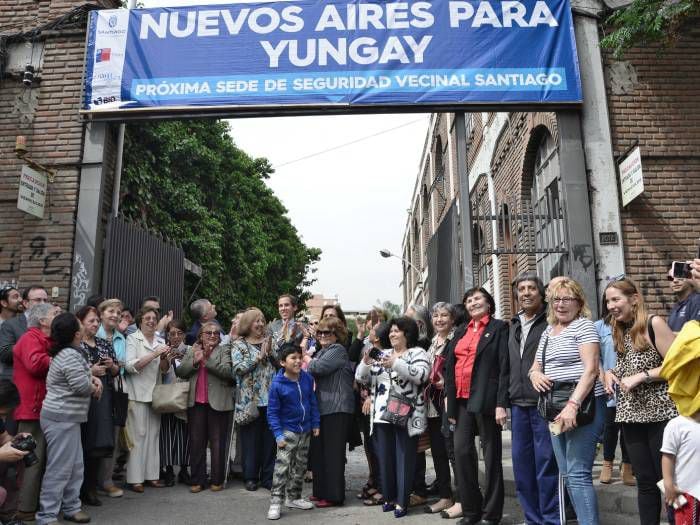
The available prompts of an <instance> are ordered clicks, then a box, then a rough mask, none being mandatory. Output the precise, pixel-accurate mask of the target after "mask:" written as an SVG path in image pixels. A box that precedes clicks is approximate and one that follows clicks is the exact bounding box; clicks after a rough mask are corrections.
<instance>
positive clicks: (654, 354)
mask: <svg viewBox="0 0 700 525" xmlns="http://www.w3.org/2000/svg"><path fill="white" fill-rule="evenodd" d="M605 299H606V304H607V307H608V311H609V312H610V316H611V323H610V324H611V325H612V338H613V342H614V344H615V352H616V354H617V363H616V364H615V367H614V368H612V369H611V370H609V371H607V372H606V383H607V385H606V386H607V389H608V390H609V391H610V392H613V391H615V389H617V391H618V398H617V412H616V414H615V421H616V422H617V423H622V436H623V437H622V439H623V440H624V441H625V445H626V447H627V454H628V455H629V458H630V460H631V462H632V470H633V471H634V475H635V476H636V478H637V505H638V506H639V519H640V523H642V525H655V524H658V523H659V520H660V518H659V515H660V512H661V497H660V494H659V489H658V488H657V487H656V482H657V481H658V480H659V479H661V477H662V473H661V443H662V439H663V434H664V429H665V428H666V424H667V423H668V422H669V420H671V419H673V418H674V417H676V416H677V415H678V411H677V410H676V406H675V405H674V403H673V400H672V399H671V398H670V396H669V395H668V383H666V381H665V380H664V379H662V378H661V377H660V375H659V372H660V370H661V365H662V364H663V361H664V356H665V355H666V352H667V351H668V349H669V347H670V346H671V343H673V339H674V334H673V332H672V331H671V329H670V328H669V327H668V325H667V324H666V321H664V320H663V319H662V318H661V317H659V316H650V315H649V314H648V313H647V309H646V306H645V304H644V297H643V296H642V294H641V292H640V290H639V288H638V287H637V285H636V284H635V283H634V282H633V281H631V280H630V279H626V278H624V279H620V280H618V281H613V282H611V283H610V284H608V286H607V287H606V288H605Z"/></svg>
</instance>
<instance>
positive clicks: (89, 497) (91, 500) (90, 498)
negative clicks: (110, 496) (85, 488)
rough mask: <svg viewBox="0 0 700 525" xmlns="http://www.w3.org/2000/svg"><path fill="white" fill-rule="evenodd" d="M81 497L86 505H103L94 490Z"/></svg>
mask: <svg viewBox="0 0 700 525" xmlns="http://www.w3.org/2000/svg"><path fill="white" fill-rule="evenodd" d="M80 499H81V500H82V501H83V503H85V505H90V506H91V507H101V506H102V502H101V501H100V500H99V498H98V497H97V494H95V493H94V492H86V493H85V494H83V495H82V496H80Z"/></svg>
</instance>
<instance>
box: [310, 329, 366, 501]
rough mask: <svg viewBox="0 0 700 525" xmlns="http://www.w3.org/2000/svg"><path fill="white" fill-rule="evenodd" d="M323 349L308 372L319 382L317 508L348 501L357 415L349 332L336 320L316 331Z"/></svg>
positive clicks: (314, 455)
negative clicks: (350, 440)
mask: <svg viewBox="0 0 700 525" xmlns="http://www.w3.org/2000/svg"><path fill="white" fill-rule="evenodd" d="M316 336H317V337H318V340H319V343H320V344H321V348H320V349H319V350H317V351H316V353H315V355H314V357H313V359H312V358H311V357H310V356H309V355H308V354H307V355H305V356H304V362H305V363H306V365H307V371H308V372H309V373H310V374H311V375H312V376H313V378H314V380H315V381H316V398H317V400H318V410H319V413H320V414H321V432H320V434H319V435H318V436H314V437H312V439H311V452H310V453H311V470H312V472H313V497H314V500H315V504H316V506H317V507H321V508H323V507H333V506H336V505H342V504H343V502H344V501H345V443H346V442H347V436H348V433H349V431H350V425H351V423H352V416H353V414H354V412H355V396H354V393H353V389H352V381H353V373H352V368H351V365H350V360H349V358H348V353H347V350H346V349H345V347H344V346H343V345H342V344H341V343H340V341H344V340H346V339H347V330H346V329H345V326H344V325H343V323H342V322H341V321H340V320H339V319H336V318H328V317H326V318H321V321H320V322H319V324H318V329H317V330H316Z"/></svg>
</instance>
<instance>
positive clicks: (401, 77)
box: [83, 0, 581, 111]
mask: <svg viewBox="0 0 700 525" xmlns="http://www.w3.org/2000/svg"><path fill="white" fill-rule="evenodd" d="M90 16H91V20H90V25H89V35H88V41H89V42H91V43H92V44H91V45H93V47H92V49H93V50H94V52H92V53H88V64H87V73H88V74H86V83H87V84H86V86H85V88H86V89H85V92H86V94H87V93H89V94H90V96H86V99H85V101H84V106H83V110H84V111H99V110H105V109H107V110H110V111H114V110H117V109H118V110H129V109H137V108H156V109H167V108H169V107H172V106H177V108H178V109H182V108H185V107H187V106H195V107H203V106H207V107H214V106H228V107H245V106H249V107H255V106H265V107H270V106H285V105H293V106H300V105H301V106H314V107H316V106H318V107H320V106H328V105H338V104H340V105H346V106H353V105H362V106H368V105H378V106H382V107H387V106H401V105H408V104H411V105H415V104H426V105H431V104H433V105H441V106H455V107H457V106H459V105H463V104H469V103H480V104H500V103H505V104H509V105H513V104H520V103H522V104H530V105H531V104H533V103H545V104H546V103H553V104H562V103H579V102H580V101H581V86H580V75H579V70H578V60H577V56H576V48H575V38H574V34H573V21H572V16H571V8H570V6H569V3H568V0H535V1H528V2H525V1H524V0H523V1H519V0H502V1H496V0H478V1H466V0H444V1H440V2H432V3H431V2H427V1H414V2H407V3H401V2H392V3H386V2H377V1H375V2H368V1H362V0H360V1H359V2H357V1H351V0H345V2H344V1H343V0H336V1H335V2H331V3H329V2H327V1H322V0H302V1H299V2H288V1H285V2H265V3H247V4H230V5H221V6H220V5H214V6H192V7H179V8H158V9H138V10H132V11H128V10H124V9H120V10H102V11H93V12H91V14H90Z"/></svg>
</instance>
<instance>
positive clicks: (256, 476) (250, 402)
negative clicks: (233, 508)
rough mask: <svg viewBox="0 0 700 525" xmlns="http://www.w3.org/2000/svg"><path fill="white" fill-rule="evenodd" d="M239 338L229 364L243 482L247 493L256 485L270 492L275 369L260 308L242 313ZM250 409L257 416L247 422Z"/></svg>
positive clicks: (274, 448)
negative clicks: (271, 392) (270, 418)
mask: <svg viewBox="0 0 700 525" xmlns="http://www.w3.org/2000/svg"><path fill="white" fill-rule="evenodd" d="M238 335H239V336H240V338H239V339H237V340H236V341H234V342H233V344H232V349H231V362H232V366H233V375H234V377H235V378H236V379H237V381H238V392H237V394H236V395H237V399H236V408H235V419H236V422H237V423H238V424H239V425H240V435H241V447H242V451H243V480H244V481H245V488H246V489H247V490H251V491H252V490H257V488H258V485H261V486H263V487H265V488H267V489H270V488H271V487H272V472H273V469H274V466H275V451H276V447H277V444H276V443H275V438H274V436H273V435H272V432H271V431H270V428H269V427H268V425H267V395H268V392H269V390H270V385H271V384H272V378H273V376H274V374H275V367H274V366H273V364H272V361H271V360H272V352H271V348H270V347H271V343H270V338H269V337H267V336H266V335H265V316H264V315H263V313H262V312H261V311H260V310H259V309H257V308H249V309H248V310H246V311H245V312H244V313H243V315H242V316H241V319H240V321H239V323H238ZM252 407H257V412H258V415H257V417H255V419H253V420H252V421H247V419H250V417H246V413H247V412H249V411H250V410H251V408H252ZM242 422H244V423H242Z"/></svg>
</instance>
